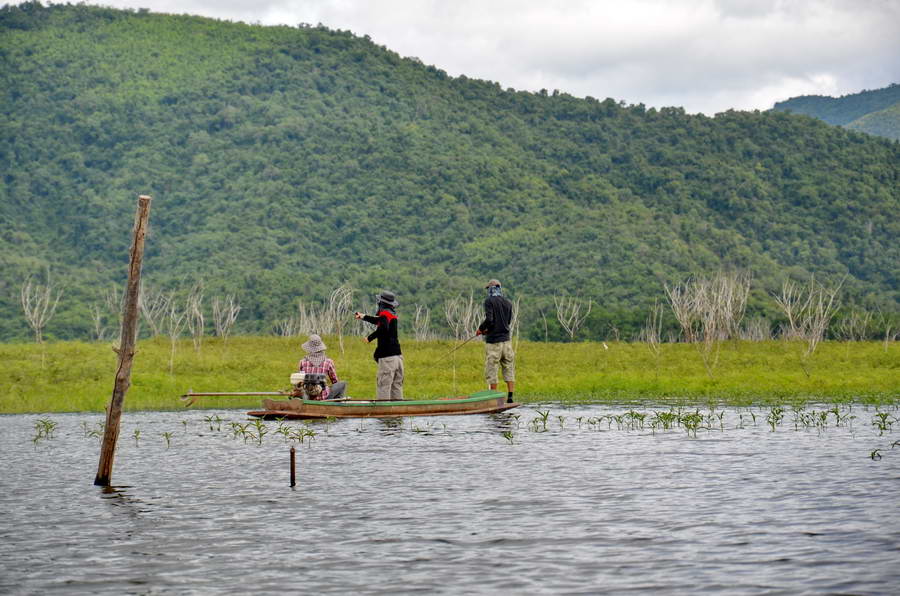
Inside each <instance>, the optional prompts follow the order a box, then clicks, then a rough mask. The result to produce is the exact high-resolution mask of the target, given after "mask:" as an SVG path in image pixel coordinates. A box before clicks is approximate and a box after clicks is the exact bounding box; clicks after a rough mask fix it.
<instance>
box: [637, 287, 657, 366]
mask: <svg viewBox="0 0 900 596" xmlns="http://www.w3.org/2000/svg"><path fill="white" fill-rule="evenodd" d="M662 321H663V305H662V304H660V303H659V301H658V300H656V301H654V302H653V307H652V308H651V309H650V314H648V315H647V321H646V322H645V323H644V327H643V328H642V329H641V332H640V335H639V336H638V337H639V338H640V341H642V342H643V343H645V344H646V345H647V349H649V350H650V353H651V354H653V356H654V357H656V358H657V359H659V355H660V343H661V341H662V340H661V335H662Z"/></svg>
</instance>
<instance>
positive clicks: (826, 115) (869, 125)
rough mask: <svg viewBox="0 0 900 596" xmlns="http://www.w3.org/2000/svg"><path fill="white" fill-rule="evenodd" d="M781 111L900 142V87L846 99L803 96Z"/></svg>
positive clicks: (781, 106)
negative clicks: (803, 115)
mask: <svg viewBox="0 0 900 596" xmlns="http://www.w3.org/2000/svg"><path fill="white" fill-rule="evenodd" d="M773 109H775V110H779V111H782V112H792V113H794V114H806V115H807V116H812V117H814V118H819V119H821V120H824V121H825V122H828V123H829V124H835V125H838V126H845V127H847V128H851V129H853V130H858V131H861V132H865V133H868V134H872V135H878V136H882V137H887V138H889V139H895V140H900V84H897V83H894V84H892V85H890V86H889V87H885V88H884V89H876V90H874V91H862V92H860V93H854V94H852V95H844V96H843V97H825V96H823V95H803V96H800V97H792V98H791V99H788V100H786V101H782V102H778V103H776V104H775V107H774V108H773Z"/></svg>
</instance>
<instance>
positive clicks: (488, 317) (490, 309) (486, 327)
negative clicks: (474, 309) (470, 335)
mask: <svg viewBox="0 0 900 596" xmlns="http://www.w3.org/2000/svg"><path fill="white" fill-rule="evenodd" d="M493 326H494V303H493V302H491V301H490V300H485V301H484V321H482V323H481V325H479V326H478V331H480V332H481V333H479V335H484V334H485V333H487V332H488V331H490V330H491V328H492V327H493Z"/></svg>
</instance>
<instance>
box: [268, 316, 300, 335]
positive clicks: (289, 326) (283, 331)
mask: <svg viewBox="0 0 900 596" xmlns="http://www.w3.org/2000/svg"><path fill="white" fill-rule="evenodd" d="M297 326H298V323H297V318H296V317H288V318H286V319H279V320H277V321H275V324H274V325H272V332H273V333H275V335H277V336H279V337H293V336H295V335H297Z"/></svg>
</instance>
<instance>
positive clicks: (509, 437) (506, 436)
mask: <svg viewBox="0 0 900 596" xmlns="http://www.w3.org/2000/svg"><path fill="white" fill-rule="evenodd" d="M502 435H503V438H504V439H506V440H507V441H509V444H510V445H512V444H513V437H514V435H513V432H512V431H511V430H505V431H503V433H502Z"/></svg>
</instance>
